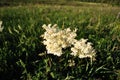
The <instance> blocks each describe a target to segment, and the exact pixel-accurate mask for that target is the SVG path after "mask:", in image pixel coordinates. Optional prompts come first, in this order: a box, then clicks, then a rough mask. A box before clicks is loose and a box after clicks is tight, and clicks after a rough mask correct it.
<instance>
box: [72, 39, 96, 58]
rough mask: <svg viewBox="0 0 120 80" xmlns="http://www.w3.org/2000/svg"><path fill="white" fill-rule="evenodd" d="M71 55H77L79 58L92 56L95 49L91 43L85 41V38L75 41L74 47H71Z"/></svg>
mask: <svg viewBox="0 0 120 80" xmlns="http://www.w3.org/2000/svg"><path fill="white" fill-rule="evenodd" d="M71 51H72V53H71V55H73V56H78V57H79V58H86V57H89V58H94V57H95V50H94V49H93V47H92V43H90V42H87V39H83V38H82V39H81V40H79V41H76V42H75V44H74V47H72V48H71Z"/></svg>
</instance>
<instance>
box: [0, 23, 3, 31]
mask: <svg viewBox="0 0 120 80" xmlns="http://www.w3.org/2000/svg"><path fill="white" fill-rule="evenodd" d="M2 31H3V27H2V21H0V32H2Z"/></svg>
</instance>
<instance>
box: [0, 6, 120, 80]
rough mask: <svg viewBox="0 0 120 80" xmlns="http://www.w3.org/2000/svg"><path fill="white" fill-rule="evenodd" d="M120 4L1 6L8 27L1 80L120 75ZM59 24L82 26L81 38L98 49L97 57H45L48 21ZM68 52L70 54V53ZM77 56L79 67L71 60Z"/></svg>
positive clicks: (1, 44) (0, 49) (0, 40)
mask: <svg viewBox="0 0 120 80" xmlns="http://www.w3.org/2000/svg"><path fill="white" fill-rule="evenodd" d="M119 11H120V8H119V7H112V6H110V5H103V6H100V5H99V4H98V6H97V4H96V5H92V4H91V6H90V4H89V7H88V6H87V4H85V5H82V6H80V5H79V6H73V5H64V6H61V5H44V4H42V5H28V6H25V5H24V6H16V7H14V6H13V7H0V20H1V21H3V24H2V26H4V30H3V32H1V33H0V79H1V80H8V79H11V80H14V79H15V80H16V79H22V80H26V79H27V80H30V79H32V80H39V79H43V80H48V79H58V80H62V79H65V78H71V79H72V78H73V79H75V80H80V79H81V80H83V79H84V80H87V79H88V80H93V79H102V80H106V79H107V80H113V79H114V80H115V79H118V80H119V77H118V76H119V73H117V72H116V71H117V70H118V71H119V70H120V19H117V18H116V16H117V14H118V12H119ZM50 23H51V24H58V26H59V27H60V28H62V26H64V28H67V27H70V28H71V29H74V28H78V31H77V35H78V36H77V39H80V38H86V39H88V41H90V42H92V43H93V47H94V48H95V49H96V52H97V53H96V61H94V62H92V63H90V61H89V59H79V58H73V57H71V56H70V55H63V57H57V56H53V55H46V54H44V55H43V56H39V55H38V54H40V53H43V52H44V51H45V50H46V49H45V46H44V45H43V44H42V41H43V39H42V38H41V37H40V35H41V34H43V33H44V30H43V29H42V28H41V26H42V25H43V24H50ZM68 52H69V50H68V51H66V53H68ZM71 58H72V59H74V60H75V62H76V66H75V67H69V66H68V65H67V64H68V62H67V60H69V59H71Z"/></svg>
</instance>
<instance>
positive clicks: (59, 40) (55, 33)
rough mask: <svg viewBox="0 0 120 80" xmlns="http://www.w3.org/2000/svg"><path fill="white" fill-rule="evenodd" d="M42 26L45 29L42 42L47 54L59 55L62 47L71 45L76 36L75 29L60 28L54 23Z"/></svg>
mask: <svg viewBox="0 0 120 80" xmlns="http://www.w3.org/2000/svg"><path fill="white" fill-rule="evenodd" d="M42 27H43V28H44V29H45V30H46V32H45V33H44V34H43V35H42V37H43V38H44V39H45V40H44V41H43V44H44V45H46V49H47V53H48V54H54V55H57V56H61V55H62V48H66V47H68V46H71V43H73V42H74V40H75V37H76V36H77V35H76V30H74V31H71V30H70V28H67V29H64V30H60V29H59V28H58V27H57V25H56V24H55V25H53V26H52V27H51V24H49V25H48V26H46V25H43V26H42Z"/></svg>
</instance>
